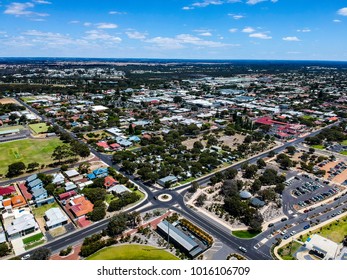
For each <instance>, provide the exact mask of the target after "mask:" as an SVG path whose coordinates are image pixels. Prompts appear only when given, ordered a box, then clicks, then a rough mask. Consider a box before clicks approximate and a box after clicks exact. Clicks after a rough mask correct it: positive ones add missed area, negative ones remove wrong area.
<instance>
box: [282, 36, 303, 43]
mask: <svg viewBox="0 0 347 280" xmlns="http://www.w3.org/2000/svg"><path fill="white" fill-rule="evenodd" d="M282 40H283V41H291V42H299V41H300V39H299V38H298V37H296V36H288V37H283V38H282Z"/></svg>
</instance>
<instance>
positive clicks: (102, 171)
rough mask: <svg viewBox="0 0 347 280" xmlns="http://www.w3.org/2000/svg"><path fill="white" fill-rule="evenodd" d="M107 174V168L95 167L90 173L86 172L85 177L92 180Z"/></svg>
mask: <svg viewBox="0 0 347 280" xmlns="http://www.w3.org/2000/svg"><path fill="white" fill-rule="evenodd" d="M107 175H108V169H107V168H98V169H95V170H94V171H93V172H92V173H90V174H88V175H87V177H88V179H89V180H93V179H95V178H103V177H106V176H107Z"/></svg>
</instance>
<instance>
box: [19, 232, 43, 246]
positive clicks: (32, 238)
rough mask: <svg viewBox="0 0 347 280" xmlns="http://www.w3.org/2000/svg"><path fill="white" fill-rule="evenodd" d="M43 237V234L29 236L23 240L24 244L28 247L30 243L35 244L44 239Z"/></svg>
mask: <svg viewBox="0 0 347 280" xmlns="http://www.w3.org/2000/svg"><path fill="white" fill-rule="evenodd" d="M42 237H43V234H42V233H41V232H40V233H38V234H35V235H32V236H29V237H27V238H23V244H24V245H27V244H29V243H33V242H36V241H39V240H41V239H42Z"/></svg>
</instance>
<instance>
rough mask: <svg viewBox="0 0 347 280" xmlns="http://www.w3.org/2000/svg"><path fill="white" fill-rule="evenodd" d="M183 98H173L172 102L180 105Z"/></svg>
mask: <svg viewBox="0 0 347 280" xmlns="http://www.w3.org/2000/svg"><path fill="white" fill-rule="evenodd" d="M182 101H183V98H182V97H181V96H174V98H173V102H175V103H182Z"/></svg>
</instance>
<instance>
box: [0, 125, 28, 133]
mask: <svg viewBox="0 0 347 280" xmlns="http://www.w3.org/2000/svg"><path fill="white" fill-rule="evenodd" d="M15 129H19V130H23V129H24V126H22V125H14V126H5V127H2V128H0V131H1V132H2V131H7V130H15Z"/></svg>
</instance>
